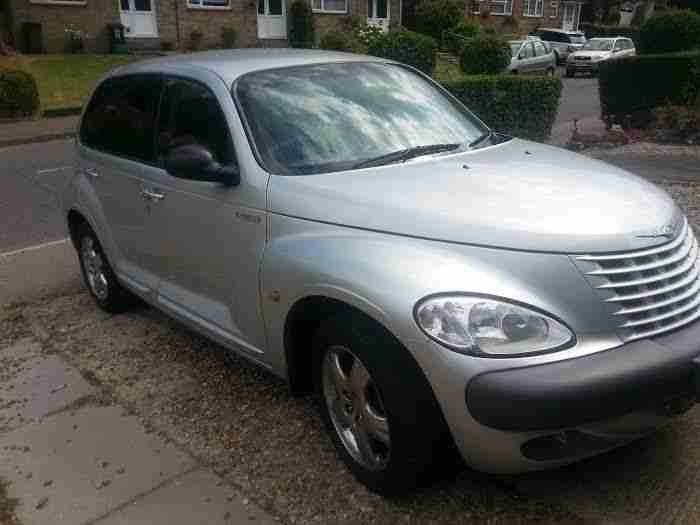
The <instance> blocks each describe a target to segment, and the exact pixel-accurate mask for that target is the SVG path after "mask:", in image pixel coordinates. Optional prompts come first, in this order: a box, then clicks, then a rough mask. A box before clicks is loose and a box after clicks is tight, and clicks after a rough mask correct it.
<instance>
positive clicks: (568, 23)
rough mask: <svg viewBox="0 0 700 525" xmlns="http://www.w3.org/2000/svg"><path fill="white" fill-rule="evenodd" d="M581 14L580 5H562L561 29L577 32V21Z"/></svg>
mask: <svg viewBox="0 0 700 525" xmlns="http://www.w3.org/2000/svg"><path fill="white" fill-rule="evenodd" d="M580 14H581V4H573V3H571V4H570V3H567V4H564V16H563V20H562V25H561V28H562V29H563V30H564V31H578V20H579V16H580Z"/></svg>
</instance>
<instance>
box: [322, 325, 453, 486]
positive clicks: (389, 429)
mask: <svg viewBox="0 0 700 525" xmlns="http://www.w3.org/2000/svg"><path fill="white" fill-rule="evenodd" d="M314 356H315V367H314V368H315V370H314V377H315V384H316V392H317V398H318V403H319V408H320V412H321V416H322V419H323V421H324V423H325V426H326V428H327V430H328V431H329V433H330V434H331V437H332V440H333V443H334V445H335V447H336V450H337V451H338V454H339V455H340V457H341V459H342V460H343V461H344V463H345V464H346V465H347V467H348V468H349V469H350V471H351V472H352V473H353V474H354V475H355V477H356V478H357V479H358V480H359V481H360V482H361V483H363V484H364V485H366V486H367V487H368V488H369V489H370V490H372V491H374V492H377V493H379V494H383V495H396V494H401V493H404V492H406V491H409V490H411V489H412V488H414V487H416V486H418V485H421V484H424V483H426V482H428V481H430V480H432V478H434V477H435V475H436V474H438V473H439V472H440V470H441V466H442V465H443V464H444V463H445V460H446V459H447V458H448V457H449V458H450V459H454V444H453V443H452V438H451V436H450V434H449V431H448V429H447V426H446V424H445V422H444V419H443V417H442V412H441V410H440V407H439V406H438V404H437V401H436V400H435V397H434V395H433V392H432V389H431V387H430V385H429V383H428V381H427V379H426V378H425V376H424V375H423V372H422V371H421V370H420V368H419V367H418V364H417V363H416V362H415V360H414V359H413V357H412V356H411V355H410V353H409V352H408V351H407V350H406V349H405V348H404V347H403V346H402V345H401V344H400V343H399V342H398V341H397V340H396V339H395V338H394V337H393V336H392V335H391V334H389V333H388V332H387V331H386V330H385V329H384V328H383V327H382V326H380V325H378V324H377V323H375V322H374V321H372V320H371V319H369V318H367V317H366V316H365V315H364V314H360V313H358V312H351V313H346V314H342V315H338V316H335V317H333V318H331V319H328V320H326V321H324V322H323V323H322V325H321V327H320V328H319V330H318V332H317V334H316V336H315V339H314ZM453 464H458V461H453Z"/></svg>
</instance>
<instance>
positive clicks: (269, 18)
mask: <svg viewBox="0 0 700 525" xmlns="http://www.w3.org/2000/svg"><path fill="white" fill-rule="evenodd" d="M258 38H287V6H286V5H285V0H258Z"/></svg>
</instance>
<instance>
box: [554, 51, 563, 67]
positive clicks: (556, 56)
mask: <svg viewBox="0 0 700 525" xmlns="http://www.w3.org/2000/svg"><path fill="white" fill-rule="evenodd" d="M554 63H555V64H557V65H559V64H563V63H564V62H563V61H562V59H561V58H560V57H559V53H557V52H556V51H555V52H554Z"/></svg>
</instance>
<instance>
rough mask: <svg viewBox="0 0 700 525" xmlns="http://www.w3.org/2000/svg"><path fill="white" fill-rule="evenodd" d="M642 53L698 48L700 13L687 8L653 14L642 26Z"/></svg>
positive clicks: (674, 51)
mask: <svg viewBox="0 0 700 525" xmlns="http://www.w3.org/2000/svg"><path fill="white" fill-rule="evenodd" d="M639 36H640V42H639V44H640V47H641V52H642V53H648V54H653V53H676V52H679V51H690V50H693V49H699V48H700V15H699V14H697V13H695V12H694V11H691V10H689V9H684V10H675V9H674V10H670V11H666V12H664V13H662V14H660V15H657V16H653V17H651V18H650V19H649V20H647V21H646V22H645V23H644V25H643V26H642V28H641V30H640V33H639Z"/></svg>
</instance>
